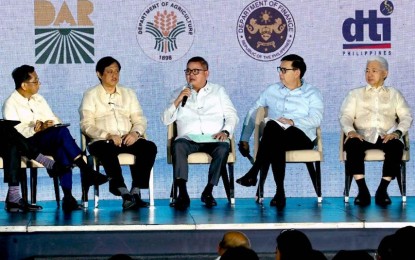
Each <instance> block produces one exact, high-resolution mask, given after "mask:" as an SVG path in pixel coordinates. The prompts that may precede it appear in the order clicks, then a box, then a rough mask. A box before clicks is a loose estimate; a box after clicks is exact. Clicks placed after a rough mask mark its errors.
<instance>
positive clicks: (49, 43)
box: [34, 0, 94, 64]
mask: <svg viewBox="0 0 415 260" xmlns="http://www.w3.org/2000/svg"><path fill="white" fill-rule="evenodd" d="M67 2H71V1H63V3H62V4H61V5H54V4H53V3H52V2H51V1H46V0H35V1H34V16H35V56H36V64H45V63H48V64H72V63H94V60H93V57H94V27H93V25H94V24H93V23H92V21H91V19H90V18H89V16H90V15H91V13H92V12H93V10H94V6H93V4H92V3H91V2H90V1H89V0H83V1H75V0H74V1H73V5H71V7H72V9H71V8H70V7H69V6H68V4H67ZM76 12H77V13H76ZM75 17H76V18H75Z"/></svg>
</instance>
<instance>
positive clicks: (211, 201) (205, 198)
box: [200, 193, 218, 208]
mask: <svg viewBox="0 0 415 260" xmlns="http://www.w3.org/2000/svg"><path fill="white" fill-rule="evenodd" d="M200 199H201V200H202V202H204V203H205V205H206V207H208V208H211V207H214V206H216V205H218V204H217V203H216V200H215V198H214V197H213V196H212V194H209V193H202V197H201V198H200Z"/></svg>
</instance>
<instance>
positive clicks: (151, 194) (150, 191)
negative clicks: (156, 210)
mask: <svg viewBox="0 0 415 260" xmlns="http://www.w3.org/2000/svg"><path fill="white" fill-rule="evenodd" d="M153 187H154V168H151V172H150V180H149V183H148V196H149V200H150V206H154V189H153Z"/></svg>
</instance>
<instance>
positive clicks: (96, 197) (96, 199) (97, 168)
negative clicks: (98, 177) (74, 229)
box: [94, 162, 99, 209]
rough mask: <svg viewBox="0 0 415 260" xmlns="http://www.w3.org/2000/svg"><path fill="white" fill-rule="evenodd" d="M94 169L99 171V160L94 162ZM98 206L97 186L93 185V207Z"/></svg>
mask: <svg viewBox="0 0 415 260" xmlns="http://www.w3.org/2000/svg"><path fill="white" fill-rule="evenodd" d="M95 170H96V171H97V172H99V162H95ZM98 206H99V186H98V185H94V208H95V209H97V208H98Z"/></svg>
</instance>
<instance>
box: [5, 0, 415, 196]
mask: <svg viewBox="0 0 415 260" xmlns="http://www.w3.org/2000/svg"><path fill="white" fill-rule="evenodd" d="M413 14H414V2H413V1H411V0H402V1H381V0H378V1H357V0H353V1H329V0H324V1H318V2H316V1H311V0H302V1H298V0H285V1H271V0H262V1H251V0H241V1H190V0H180V1H179V0H177V1H155V0H154V1H153V0H145V1H134V0H112V1H111V0H109V1H98V0H78V1H77V0H67V1H62V0H53V1H45V0H35V1H33V0H20V1H11V0H3V1H2V5H1V8H0V16H1V17H2V19H1V23H0V37H1V43H0V78H1V82H2V83H1V91H0V101H1V102H2V103H3V101H4V100H5V99H6V98H7V96H8V95H9V94H10V93H11V92H12V91H13V90H14V83H13V80H12V78H11V75H10V74H11V72H12V70H13V69H14V68H15V67H17V66H20V65H22V64H31V65H33V66H35V67H36V70H37V73H38V75H39V77H40V81H41V82H42V85H41V88H40V94H42V95H43V96H45V97H46V99H47V100H48V101H49V103H50V105H51V107H52V108H53V110H54V111H55V112H56V114H57V115H58V116H59V117H60V118H61V119H62V120H63V121H64V122H68V123H71V126H70V130H71V132H72V134H73V136H74V138H75V139H76V140H77V142H78V143H79V140H80V132H79V115H78V107H79V105H80V101H81V98H82V94H83V92H84V91H85V90H86V89H87V88H88V87H91V86H93V85H95V84H97V83H98V79H97V77H96V73H95V63H96V62H97V61H98V60H99V59H100V58H101V57H103V56H108V55H110V56H113V57H115V58H116V59H118V60H119V62H120V63H121V65H122V70H121V80H120V83H121V84H123V85H125V86H128V87H131V88H133V89H134V90H135V91H136V92H137V95H138V97H139V100H140V102H141V105H142V107H143V109H144V112H145V115H146V116H147V118H148V136H149V139H151V140H153V141H154V142H155V143H156V144H157V147H158V155H157V161H156V164H155V166H154V174H155V196H156V198H167V197H168V196H169V191H170V185H171V181H172V169H171V165H168V164H167V163H166V127H165V126H164V125H163V124H162V123H161V120H160V117H161V113H162V111H163V109H164V108H165V106H166V102H167V100H168V99H169V98H170V93H171V91H172V90H173V89H175V88H177V87H180V86H184V85H185V84H186V82H185V77H184V73H183V70H184V69H185V66H186V62H187V60H188V59H189V58H191V57H193V56H203V57H204V58H206V59H207V61H208V62H209V64H210V78H209V80H210V81H212V82H215V83H218V84H222V85H223V86H225V87H226V89H227V91H228V93H229V95H230V97H231V99H232V101H233V102H234V105H235V107H236V108H237V110H238V114H239V117H240V123H239V125H238V127H237V131H236V134H235V138H236V140H237V141H239V137H240V131H241V129H242V122H243V119H244V117H245V114H246V113H247V111H248V109H249V107H250V106H251V105H252V104H253V102H254V101H255V99H256V98H257V97H258V95H259V94H260V93H261V91H263V90H264V89H265V88H266V87H267V86H268V85H270V84H272V83H274V82H277V81H278V80H279V79H278V73H277V70H276V67H277V66H278V65H279V63H280V59H281V57H282V56H283V55H285V54H289V53H296V54H299V55H301V56H302V57H303V58H304V59H305V61H306V63H307V72H306V75H305V80H306V81H307V82H309V83H312V84H313V85H315V86H317V87H318V88H319V89H320V90H321V92H322V94H323V96H324V102H325V113H324V120H323V123H322V126H321V128H322V131H323V143H324V162H323V163H322V175H323V178H322V187H323V197H324V196H325V197H328V196H342V193H343V187H344V181H343V180H344V165H343V164H342V163H341V162H339V152H338V151H339V136H340V127H339V123H338V114H339V108H340V105H341V102H342V100H343V98H344V96H345V95H346V93H347V92H348V91H349V90H350V89H352V88H355V87H359V86H362V85H364V84H365V80H364V69H365V65H366V60H367V59H368V58H369V57H371V56H374V55H382V56H384V57H385V58H386V59H388V61H389V64H390V73H389V77H388V79H387V80H386V83H387V85H392V86H395V87H397V88H398V89H399V90H400V91H401V92H402V93H403V94H404V95H405V97H406V98H407V100H408V102H409V104H410V105H411V106H413V104H414V100H415V97H414V91H413V87H414V86H413V78H414V66H413V60H414V53H415V52H414V44H413V42H414V15H413ZM410 135H411V140H413V137H414V131H413V128H411V130H410ZM412 150H413V149H412ZM412 150H411V157H412V158H414V156H413V155H414V154H413V151H412ZM249 167H250V163H249V161H248V160H247V159H246V158H243V157H242V156H240V154H239V153H238V158H237V163H236V166H235V177H236V178H238V177H240V176H242V175H243V174H244V173H245V172H247V171H248V169H249ZM381 170H382V165H381V164H380V163H374V164H370V165H368V166H367V174H368V185H369V188H370V190H371V191H373V193H374V190H375V188H376V186H377V185H378V182H379V180H380V176H381ZM124 172H125V175H126V181H129V180H130V177H129V176H130V175H129V171H128V169H124ZM190 172H191V174H190V180H189V191H190V192H191V196H193V197H199V196H200V193H201V191H202V189H203V187H204V185H205V184H206V179H207V166H191V170H190ZM413 172H414V163H413V160H412V161H411V162H409V164H408V179H407V187H408V190H407V192H408V195H414V193H415V188H414V187H415V185H414V184H415V177H414V174H413ZM269 176H270V177H269V178H268V180H267V184H266V196H272V195H273V194H274V192H275V184H274V181H273V179H272V176H271V174H270V175H269ZM286 176H287V177H286V184H285V185H286V193H287V196H305V197H311V196H315V194H314V191H313V189H312V186H311V182H310V180H309V178H308V173H307V172H306V168H305V165H301V164H297V165H294V164H293V165H288V166H287V175H286ZM39 179H40V180H39V185H41V187H42V188H41V189H39V190H38V193H39V199H40V200H42V199H43V200H46V199H53V186H52V181H51V180H50V179H49V178H48V177H47V174H46V173H45V172H43V171H41V174H40V177H39ZM128 185H130V183H128ZM5 190H6V188H4V189H1V198H0V199H3V198H4V197H5ZM74 190H75V194H77V198H80V185H79V171H78V170H77V169H75V170H74ZM356 190H357V189H356V186H355V184H353V186H352V190H351V196H354V195H355V194H356ZM101 191H102V192H101V197H102V198H103V199H111V198H114V197H113V196H112V195H111V194H110V193H109V192H108V185H104V187H103V188H101ZM214 194H215V196H217V197H225V194H224V190H223V188H222V186H221V184H220V187H218V188H216V189H215V190H214ZM390 194H391V195H398V194H399V191H398V188H397V185H396V182H394V183H393V184H392V185H391V188H390ZM235 195H236V197H237V198H238V197H254V195H255V189H254V188H243V187H242V186H239V185H236V194H235Z"/></svg>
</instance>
